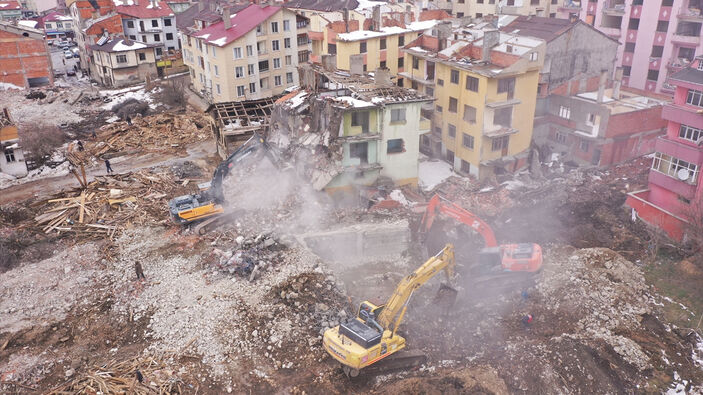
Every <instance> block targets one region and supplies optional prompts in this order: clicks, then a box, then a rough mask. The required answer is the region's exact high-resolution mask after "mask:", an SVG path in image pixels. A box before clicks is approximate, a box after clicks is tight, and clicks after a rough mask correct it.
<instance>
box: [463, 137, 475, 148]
mask: <svg viewBox="0 0 703 395" xmlns="http://www.w3.org/2000/svg"><path fill="white" fill-rule="evenodd" d="M461 146H462V147H464V148H468V149H474V136H472V135H470V134H466V133H462V134H461Z"/></svg>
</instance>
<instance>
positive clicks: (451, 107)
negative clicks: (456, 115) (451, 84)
mask: <svg viewBox="0 0 703 395" xmlns="http://www.w3.org/2000/svg"><path fill="white" fill-rule="evenodd" d="M458 104H459V101H458V100H457V99H455V98H453V97H450V98H449V112H457V106H458Z"/></svg>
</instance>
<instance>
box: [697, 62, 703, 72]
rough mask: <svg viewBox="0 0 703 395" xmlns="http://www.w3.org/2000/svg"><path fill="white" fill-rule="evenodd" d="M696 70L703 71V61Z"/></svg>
mask: <svg viewBox="0 0 703 395" xmlns="http://www.w3.org/2000/svg"><path fill="white" fill-rule="evenodd" d="M696 69H698V70H702V71H703V61H700V60H699V61H698V66H696Z"/></svg>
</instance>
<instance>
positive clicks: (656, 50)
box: [649, 45, 664, 58]
mask: <svg viewBox="0 0 703 395" xmlns="http://www.w3.org/2000/svg"><path fill="white" fill-rule="evenodd" d="M663 54H664V47H663V46H661V45H655V46H653V47H652V53H651V54H650V55H649V56H651V57H653V58H661V57H662V55H663Z"/></svg>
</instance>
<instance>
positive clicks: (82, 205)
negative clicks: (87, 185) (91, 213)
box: [78, 165, 85, 224]
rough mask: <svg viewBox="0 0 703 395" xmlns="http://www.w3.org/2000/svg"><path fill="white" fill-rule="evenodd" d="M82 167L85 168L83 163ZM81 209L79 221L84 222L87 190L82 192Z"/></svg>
mask: <svg viewBox="0 0 703 395" xmlns="http://www.w3.org/2000/svg"><path fill="white" fill-rule="evenodd" d="M81 168H83V165H81ZM83 176H84V177H85V169H83ZM80 206H81V209H80V211H78V222H79V223H81V224H82V223H83V216H84V215H85V190H84V191H83V192H81V202H80Z"/></svg>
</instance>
